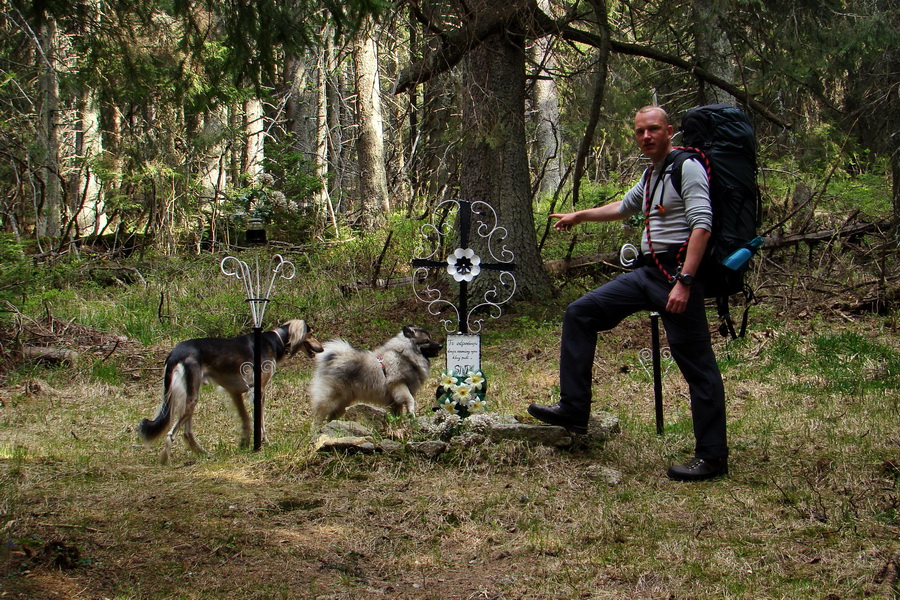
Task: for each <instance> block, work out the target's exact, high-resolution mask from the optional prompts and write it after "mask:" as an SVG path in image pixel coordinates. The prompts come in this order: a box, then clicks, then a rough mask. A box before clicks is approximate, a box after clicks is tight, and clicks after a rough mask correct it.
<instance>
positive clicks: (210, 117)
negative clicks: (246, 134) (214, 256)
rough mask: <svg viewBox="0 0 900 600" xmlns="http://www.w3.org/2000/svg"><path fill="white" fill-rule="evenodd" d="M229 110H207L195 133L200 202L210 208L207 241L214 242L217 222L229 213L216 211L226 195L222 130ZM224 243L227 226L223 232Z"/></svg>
mask: <svg viewBox="0 0 900 600" xmlns="http://www.w3.org/2000/svg"><path fill="white" fill-rule="evenodd" d="M227 113H228V111H227V109H226V108H224V107H219V108H215V109H213V110H210V111H208V112H207V113H206V114H205V115H204V117H203V122H202V123H201V124H200V133H199V135H197V136H196V138H197V145H198V151H199V154H200V158H199V164H198V168H199V170H200V172H199V174H198V177H199V180H200V196H201V203H202V204H207V203H208V204H209V206H210V207H211V208H212V220H211V222H210V224H209V225H210V231H209V236H210V241H211V242H213V243H215V242H217V241H218V238H219V236H220V232H219V230H218V229H219V228H218V225H219V222H221V221H225V220H226V219H228V218H230V215H220V214H219V203H220V201H221V200H224V199H225V190H226V188H227V187H228V183H229V180H228V169H227V168H226V161H227V159H228V154H227V148H228V146H227V143H226V139H225V135H224V133H225V131H226V129H227V125H228V114H227ZM223 233H224V234H225V237H226V239H225V240H223V241H224V242H225V243H226V244H227V243H230V240H229V239H227V233H228V229H227V228H226V229H225V231H224V232H223Z"/></svg>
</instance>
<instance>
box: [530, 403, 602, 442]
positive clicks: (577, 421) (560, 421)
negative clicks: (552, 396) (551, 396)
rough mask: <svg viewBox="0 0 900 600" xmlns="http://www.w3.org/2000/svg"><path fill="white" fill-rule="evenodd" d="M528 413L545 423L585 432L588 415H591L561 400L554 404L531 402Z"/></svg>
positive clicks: (573, 431) (574, 431) (576, 431)
mask: <svg viewBox="0 0 900 600" xmlns="http://www.w3.org/2000/svg"><path fill="white" fill-rule="evenodd" d="M528 414H530V415H531V416H532V417H534V418H535V419H538V420H540V421H543V422H544V423H549V424H550V425H557V426H559V427H565V428H566V429H567V430H569V431H570V432H572V433H581V434H585V433H587V431H588V417H589V416H590V415H589V414H585V413H582V412H580V411H573V410H570V409H568V408H566V407H565V406H563V405H562V404H560V403H559V402H557V403H556V404H554V405H553V406H541V405H540V404H529V405H528Z"/></svg>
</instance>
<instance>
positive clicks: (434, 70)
mask: <svg viewBox="0 0 900 600" xmlns="http://www.w3.org/2000/svg"><path fill="white" fill-rule="evenodd" d="M517 20H519V21H520V22H523V23H526V24H528V26H529V27H528V34H527V35H528V36H529V37H531V38H538V37H544V36H546V35H552V34H555V35H559V36H561V37H562V38H563V39H565V40H567V41H570V42H578V43H581V44H586V45H588V46H593V47H594V48H599V49H600V50H601V51H603V49H604V48H605V47H607V45H608V47H609V50H610V51H611V52H615V53H618V54H625V55H629V56H640V57H643V58H648V59H650V60H654V61H657V62H661V63H663V64H667V65H672V66H673V67H678V68H679V69H681V70H683V71H685V72H687V73H690V74H691V75H694V76H695V77H697V78H699V79H701V80H703V81H705V82H707V83H709V84H711V85H714V86H715V87H717V88H719V89H722V90H724V91H726V92H728V93H729V94H731V95H732V96H734V97H735V98H738V99H740V100H742V101H743V102H746V103H747V106H749V107H750V108H752V109H753V110H754V111H755V112H756V113H758V114H760V115H761V116H762V117H763V118H765V119H766V120H768V121H770V122H771V123H773V124H775V125H777V126H779V127H783V128H785V129H790V127H791V124H790V123H789V122H788V121H785V120H784V119H782V118H781V117H779V116H778V115H776V114H775V113H773V112H772V111H771V110H769V108H768V107H767V106H765V105H764V104H762V103H760V102H758V101H757V100H755V99H754V98H753V96H752V94H750V93H749V92H748V91H745V90H743V89H741V88H739V87H738V86H736V85H734V84H733V83H731V82H730V81H726V80H724V79H722V78H721V77H718V76H717V75H715V74H713V73H711V72H709V71H707V70H706V69H703V68H702V67H699V66H698V65H696V64H694V63H692V62H690V61H687V60H685V59H683V58H680V57H678V56H675V55H672V54H668V53H666V52H662V51H660V50H657V49H655V48H651V47H649V46H642V45H640V44H630V43H626V42H620V41H616V40H613V39H610V40H608V41H604V39H603V36H601V35H598V34H595V33H591V32H588V31H582V30H580V29H576V28H574V27H572V26H571V25H569V24H568V23H569V20H568V19H562V20H560V21H557V20H555V19H553V18H552V17H550V16H549V15H547V14H546V13H545V12H543V11H542V10H540V8H538V6H537V4H536V2H535V1H534V0H517V1H515V2H512V3H511V4H509V5H508V6H507V7H506V8H505V10H495V11H489V12H487V13H484V14H479V15H477V16H476V19H475V20H474V21H473V22H472V24H471V25H469V26H467V27H462V28H460V29H457V30H455V31H452V32H449V33H445V34H444V35H443V36H442V38H441V40H442V43H441V47H440V48H439V49H437V50H436V51H434V52H432V53H431V54H430V55H428V56H426V57H424V58H423V59H421V60H419V61H416V62H414V63H412V64H411V65H410V66H409V67H407V68H406V69H404V70H403V71H401V73H400V76H399V77H398V78H397V84H396V85H395V86H394V93H395V94H399V93H402V92H405V91H407V90H408V89H409V88H410V87H412V86H415V85H418V84H420V83H424V82H426V81H428V80H429V79H431V78H433V77H436V76H437V75H440V74H441V73H445V72H446V71H449V70H450V69H452V68H453V67H454V66H456V65H457V64H459V62H460V61H461V60H462V59H463V57H464V56H465V55H466V53H468V52H469V51H470V50H471V49H472V48H474V47H476V46H477V45H479V44H480V43H481V42H483V41H484V40H485V39H486V38H488V37H489V36H491V35H492V34H494V33H498V32H500V31H503V30H505V29H506V28H507V27H508V26H509V25H510V24H512V23H514V22H516V21H517Z"/></svg>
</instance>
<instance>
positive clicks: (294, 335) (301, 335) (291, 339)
mask: <svg viewBox="0 0 900 600" xmlns="http://www.w3.org/2000/svg"><path fill="white" fill-rule="evenodd" d="M284 326H285V327H287V330H288V344H287V345H288V356H294V355H295V354H296V353H297V351H298V350H300V347H301V346H302V345H303V341H304V340H305V339H306V336H307V335H309V326H308V325H307V324H306V321H304V320H302V319H293V320H291V321H288V322H287V323H285V324H284Z"/></svg>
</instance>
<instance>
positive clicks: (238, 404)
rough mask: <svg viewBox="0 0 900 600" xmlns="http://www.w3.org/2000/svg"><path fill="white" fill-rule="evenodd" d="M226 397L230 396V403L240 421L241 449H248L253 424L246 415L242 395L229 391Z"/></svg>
mask: <svg viewBox="0 0 900 600" xmlns="http://www.w3.org/2000/svg"><path fill="white" fill-rule="evenodd" d="M228 395H229V396H231V402H232V404H234V408H235V410H237V413H238V417H240V419H241V448H249V447H250V437H251V436H252V435H253V423H252V421H251V419H250V415H249V414H247V407H246V406H245V405H244V393H243V392H232V391H229V392H228Z"/></svg>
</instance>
